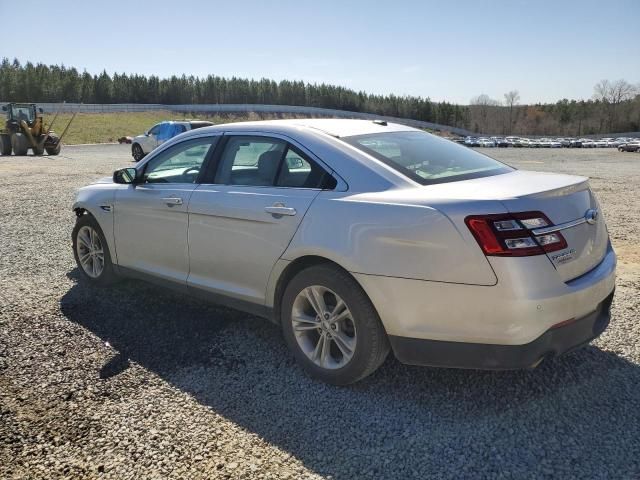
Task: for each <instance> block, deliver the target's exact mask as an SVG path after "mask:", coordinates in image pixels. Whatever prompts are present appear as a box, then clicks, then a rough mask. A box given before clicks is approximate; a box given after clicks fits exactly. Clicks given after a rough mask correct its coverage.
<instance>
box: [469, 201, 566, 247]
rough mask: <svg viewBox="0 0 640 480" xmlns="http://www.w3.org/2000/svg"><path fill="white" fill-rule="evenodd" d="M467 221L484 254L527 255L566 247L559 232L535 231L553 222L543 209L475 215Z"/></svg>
mask: <svg viewBox="0 0 640 480" xmlns="http://www.w3.org/2000/svg"><path fill="white" fill-rule="evenodd" d="M464 221H465V223H466V224H467V227H469V230H471V233H472V234H473V236H474V237H475V239H476V241H477V242H478V245H480V248H481V249H482V251H483V252H484V254H485V255H492V256H510V257H526V256H530V255H542V254H544V253H547V252H554V251H556V250H562V249H563V248H566V247H567V241H566V240H565V239H564V237H563V236H562V234H561V233H560V232H553V233H546V234H544V235H534V234H533V230H535V229H538V228H543V227H550V226H553V224H552V223H551V221H550V220H549V219H548V218H547V216H546V215H545V214H544V213H542V212H522V213H504V214H502V213H501V214H496V215H472V216H470V217H467V218H465V219H464Z"/></svg>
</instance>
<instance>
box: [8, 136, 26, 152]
mask: <svg viewBox="0 0 640 480" xmlns="http://www.w3.org/2000/svg"><path fill="white" fill-rule="evenodd" d="M11 147H12V148H13V154H14V155H26V154H27V152H28V151H29V141H28V140H27V137H26V136H25V134H24V133H14V134H13V135H11Z"/></svg>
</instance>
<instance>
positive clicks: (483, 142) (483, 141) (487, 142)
mask: <svg viewBox="0 0 640 480" xmlns="http://www.w3.org/2000/svg"><path fill="white" fill-rule="evenodd" d="M478 144H479V146H480V147H487V148H493V147H495V146H496V143H495V142H494V141H493V140H491V139H490V138H486V137H481V138H479V139H478Z"/></svg>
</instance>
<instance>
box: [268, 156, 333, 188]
mask: <svg viewBox="0 0 640 480" xmlns="http://www.w3.org/2000/svg"><path fill="white" fill-rule="evenodd" d="M276 185H277V186H278V187H291V188H323V189H325V190H332V189H334V188H335V187H336V181H335V179H334V178H333V177H332V176H331V175H329V174H328V173H327V172H325V171H324V169H323V168H322V167H320V166H319V165H318V164H317V163H316V162H314V161H313V160H311V159H310V158H308V157H307V156H306V155H304V154H303V153H302V152H300V151H299V150H298V149H297V148H295V147H293V146H291V145H289V147H288V148H287V152H286V153H285V156H284V162H282V165H281V167H280V172H279V174H278V180H277V182H276Z"/></svg>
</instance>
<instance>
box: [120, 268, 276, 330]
mask: <svg viewBox="0 0 640 480" xmlns="http://www.w3.org/2000/svg"><path fill="white" fill-rule="evenodd" d="M114 269H115V270H116V272H117V273H118V274H119V275H122V276H123V277H129V278H135V279H137V280H143V281H145V282H149V283H153V284H154V285H158V286H159V287H163V288H168V289H170V290H173V291H176V292H180V293H185V294H187V295H190V296H193V297H196V298H199V299H202V300H205V301H207V302H210V303H215V304H216V305H222V306H225V307H229V308H233V309H234V310H240V311H241V312H246V313H249V314H251V315H255V316H257V317H261V318H265V319H267V320H269V321H270V322H273V323H277V322H276V321H275V314H274V311H273V308H271V307H267V306H266V305H260V304H257V303H252V302H247V301H246V300H240V299H237V298H233V297H229V296H227V295H222V294H219V293H213V292H210V291H208V290H204V289H202V288H197V287H192V286H188V285H186V284H184V283H180V282H175V281H173V280H165V279H164V278H158V277H156V276H154V275H151V274H148V273H144V272H140V271H138V270H134V269H132V268H127V267H121V266H119V265H114Z"/></svg>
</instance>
